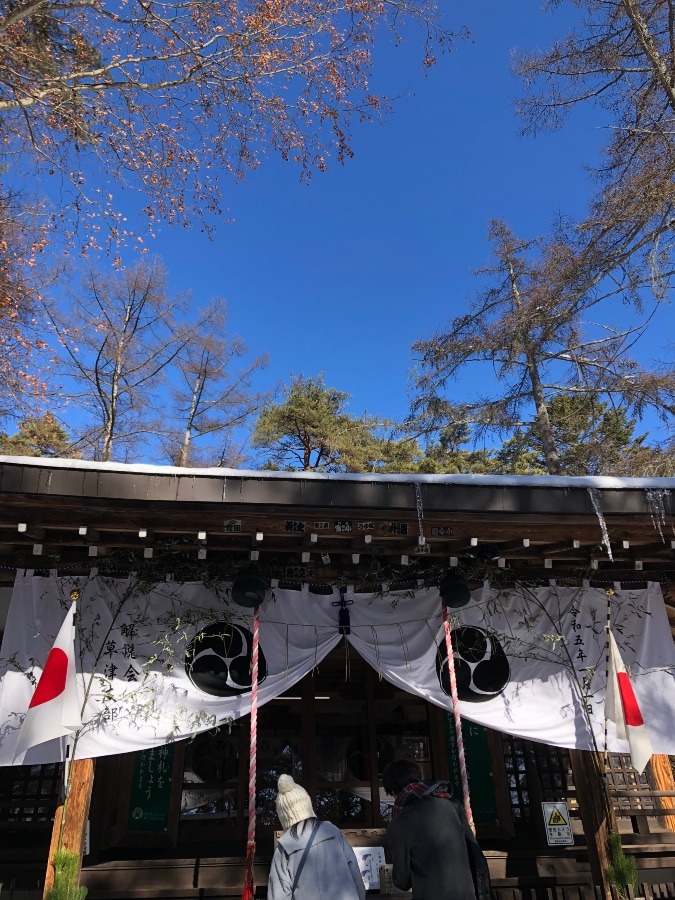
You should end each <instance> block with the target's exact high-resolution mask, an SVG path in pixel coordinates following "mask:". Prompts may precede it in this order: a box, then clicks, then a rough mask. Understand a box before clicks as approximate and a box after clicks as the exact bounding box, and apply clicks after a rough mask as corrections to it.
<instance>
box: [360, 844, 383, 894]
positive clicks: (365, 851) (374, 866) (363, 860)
mask: <svg viewBox="0 0 675 900" xmlns="http://www.w3.org/2000/svg"><path fill="white" fill-rule="evenodd" d="M353 850H354V854H355V855H356V859H357V862H358V864H359V870H360V872H361V877H362V878H363V883H364V885H365V887H366V890H367V891H379V889H380V866H383V865H384V847H354V848H353Z"/></svg>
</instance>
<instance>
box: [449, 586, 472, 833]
mask: <svg viewBox="0 0 675 900" xmlns="http://www.w3.org/2000/svg"><path fill="white" fill-rule="evenodd" d="M442 609H443V631H444V632H445V649H446V652H447V654H448V675H449V676H450V697H451V699H452V712H453V716H454V719H455V735H456V737H457V756H458V758H459V775H460V778H461V780H462V800H463V802H464V812H465V813H466V818H467V820H468V822H469V826H470V827H471V830H472V831H473V833H474V834H475V833H476V826H475V824H474V821H473V812H472V811H471V795H470V794H469V776H468V774H467V771H466V757H465V755H464V738H463V736H462V717H461V715H460V712H459V697H458V696H457V676H456V674H455V653H454V651H453V649H452V636H451V626H450V621H449V619H448V608H447V606H446V605H445V603H443V604H442Z"/></svg>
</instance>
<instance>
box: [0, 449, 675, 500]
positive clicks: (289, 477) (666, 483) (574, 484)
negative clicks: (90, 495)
mask: <svg viewBox="0 0 675 900" xmlns="http://www.w3.org/2000/svg"><path fill="white" fill-rule="evenodd" d="M0 465H17V466H31V467H36V468H42V469H71V470H76V471H90V472H119V473H121V474H124V473H128V474H130V475H133V474H136V475H152V476H155V477H157V476H167V477H178V476H180V477H188V478H189V477H193V478H220V479H222V478H226V479H227V478H239V479H256V480H259V481H260V480H263V481H266V480H270V481H274V480H277V479H278V480H285V481H346V482H352V483H355V482H364V483H367V484H373V483H377V482H379V483H387V482H392V483H403V484H457V485H476V486H477V487H478V486H480V487H490V486H493V487H515V488H527V487H532V488H535V487H536V488H558V489H559V488H586V489H588V488H596V489H598V490H617V491H620V490H667V491H671V490H672V491H675V478H655V477H649V478H619V477H616V476H614V475H583V476H578V475H575V476H569V475H460V474H453V475H419V474H410V475H406V474H402V475H401V474H397V475H393V474H382V473H377V472H369V473H359V474H354V473H346V472H298V471H292V472H284V471H277V472H272V471H268V470H251V469H225V468H219V467H213V468H181V467H180V466H161V465H148V464H146V463H120V462H93V461H91V460H83V459H58V458H52V457H36V456H1V455H0Z"/></svg>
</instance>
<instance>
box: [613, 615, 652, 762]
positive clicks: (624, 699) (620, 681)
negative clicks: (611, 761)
mask: <svg viewBox="0 0 675 900" xmlns="http://www.w3.org/2000/svg"><path fill="white" fill-rule="evenodd" d="M605 716H606V717H607V718H608V719H610V720H611V721H612V722H614V723H615V724H616V736H617V738H619V740H623V741H628V744H629V746H630V758H631V763H632V765H633V768H634V769H635V770H636V771H637V772H639V773H640V774H642V772H644V770H645V767H646V765H647V763H648V762H649V760H650V758H651V755H652V752H653V751H652V743H651V741H650V740H649V735H648V734H647V729H646V728H645V723H644V720H643V718H642V713H641V712H640V707H639V706H638V702H637V699H636V698H635V693H634V692H633V685H632V684H631V682H630V678H629V677H628V672H626V667H625V665H624V663H623V660H622V659H621V654H620V653H619V648H618V647H617V645H616V641H615V640H614V635H613V634H612V632H611V631H610V632H609V670H608V673H607V694H606V698H605Z"/></svg>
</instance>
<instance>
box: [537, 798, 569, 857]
mask: <svg viewBox="0 0 675 900" xmlns="http://www.w3.org/2000/svg"><path fill="white" fill-rule="evenodd" d="M542 812H543V814H544V825H545V826H546V840H547V842H548V844H549V846H551V847H555V846H559V845H561V844H563V845H564V844H573V843H574V835H573V834H572V823H571V822H570V811H569V809H568V808H567V803H565V801H564V800H559V801H555V802H553V803H542Z"/></svg>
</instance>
